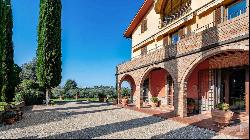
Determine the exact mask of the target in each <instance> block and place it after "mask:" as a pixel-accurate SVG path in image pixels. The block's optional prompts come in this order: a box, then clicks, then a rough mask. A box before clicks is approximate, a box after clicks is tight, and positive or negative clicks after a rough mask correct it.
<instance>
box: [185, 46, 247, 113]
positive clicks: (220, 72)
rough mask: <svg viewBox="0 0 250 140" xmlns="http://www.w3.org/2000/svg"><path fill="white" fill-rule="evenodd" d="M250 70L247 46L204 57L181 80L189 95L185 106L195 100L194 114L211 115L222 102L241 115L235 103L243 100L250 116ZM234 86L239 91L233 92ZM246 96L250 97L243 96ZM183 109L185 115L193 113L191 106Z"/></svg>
mask: <svg viewBox="0 0 250 140" xmlns="http://www.w3.org/2000/svg"><path fill="white" fill-rule="evenodd" d="M248 67H249V48H248V47H246V46H245V47H244V46H222V47H219V48H216V49H213V50H209V51H206V52H203V53H200V55H199V56H198V57H196V59H195V60H194V61H192V62H191V63H190V65H189V67H188V68H187V69H186V70H185V72H184V74H183V77H182V78H181V84H182V85H184V88H183V92H184V93H183V94H184V95H185V98H184V99H183V103H184V104H187V101H186V99H187V98H191V99H194V100H195V102H196V109H195V111H194V112H195V113H207V112H210V111H211V110H212V109H213V108H214V107H215V106H216V105H217V104H218V103H220V102H226V103H228V104H230V106H231V107H232V109H235V111H239V108H237V106H236V103H235V102H238V100H241V102H245V108H244V109H243V108H241V109H242V110H244V112H247V113H249V105H248V104H249V79H248V76H249V68H248ZM234 75H237V76H234ZM232 86H235V88H230V87H232ZM235 89H239V90H240V89H242V90H241V91H237V90H235ZM237 92H238V94H237ZM243 92H244V93H246V95H244V96H243ZM236 98H238V99H236ZM243 99H244V100H243ZM183 107H184V111H183V112H184V115H185V113H188V112H189V111H188V110H187V105H186V106H185V105H184V106H183ZM185 116H186V115H185Z"/></svg>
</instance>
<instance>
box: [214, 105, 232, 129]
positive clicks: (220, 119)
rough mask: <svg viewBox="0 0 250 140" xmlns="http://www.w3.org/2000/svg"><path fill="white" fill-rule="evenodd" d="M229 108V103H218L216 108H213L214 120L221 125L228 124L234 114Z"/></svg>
mask: <svg viewBox="0 0 250 140" xmlns="http://www.w3.org/2000/svg"><path fill="white" fill-rule="evenodd" d="M229 108H230V107H229V104H226V103H220V104H218V105H217V106H216V109H214V110H212V120H213V121H214V122H216V123H218V124H219V125H220V124H221V125H228V124H229V123H230V121H231V119H232V117H233V114H234V113H233V112H232V111H230V110H229Z"/></svg>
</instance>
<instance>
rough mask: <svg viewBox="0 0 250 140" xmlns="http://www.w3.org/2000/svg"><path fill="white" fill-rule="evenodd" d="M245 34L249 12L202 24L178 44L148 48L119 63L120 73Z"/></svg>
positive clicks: (247, 28)
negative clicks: (216, 22) (139, 54)
mask: <svg viewBox="0 0 250 140" xmlns="http://www.w3.org/2000/svg"><path fill="white" fill-rule="evenodd" d="M246 11H248V10H246ZM225 19H227V17H225ZM244 35H249V13H248V12H245V13H243V14H241V15H240V16H238V17H236V18H233V19H230V20H225V21H224V22H222V23H220V24H218V25H216V24H215V23H214V22H212V23H210V24H207V25H205V26H202V27H200V28H198V29H196V30H194V31H193V32H192V33H191V34H189V35H188V36H184V37H182V39H181V40H180V41H179V42H178V43H177V45H168V46H158V47H156V48H154V49H152V50H148V54H147V55H144V56H136V58H133V59H132V60H131V61H129V62H126V63H123V64H121V65H119V66H118V73H124V72H127V71H130V70H134V69H137V68H140V67H143V66H147V65H151V64H154V63H160V62H163V61H165V60H166V59H174V58H175V57H177V56H182V55H187V54H190V53H193V52H195V51H199V50H202V49H203V48H206V47H207V46H211V45H216V44H218V43H223V42H225V41H228V40H231V39H235V38H237V37H240V36H244ZM217 46H218V45H217Z"/></svg>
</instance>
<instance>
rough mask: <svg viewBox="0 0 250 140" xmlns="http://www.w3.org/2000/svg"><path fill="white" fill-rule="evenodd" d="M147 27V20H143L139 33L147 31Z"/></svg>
mask: <svg viewBox="0 0 250 140" xmlns="http://www.w3.org/2000/svg"><path fill="white" fill-rule="evenodd" d="M147 29H148V27H147V20H146V19H145V20H143V21H142V24H141V33H144V32H145V31H147Z"/></svg>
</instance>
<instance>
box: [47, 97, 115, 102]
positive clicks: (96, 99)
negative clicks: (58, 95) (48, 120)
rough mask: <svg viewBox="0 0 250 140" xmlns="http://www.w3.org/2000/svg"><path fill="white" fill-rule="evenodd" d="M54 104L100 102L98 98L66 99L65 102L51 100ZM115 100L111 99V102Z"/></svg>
mask: <svg viewBox="0 0 250 140" xmlns="http://www.w3.org/2000/svg"><path fill="white" fill-rule="evenodd" d="M51 100H52V101H54V102H76V101H90V102H99V99H98V98H78V99H77V100H76V99H75V98H65V99H64V100H60V99H51ZM112 101H113V99H111V98H110V99H109V102H112Z"/></svg>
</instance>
